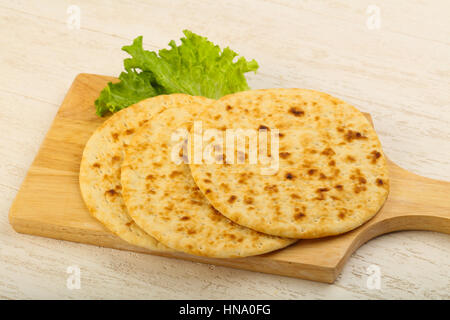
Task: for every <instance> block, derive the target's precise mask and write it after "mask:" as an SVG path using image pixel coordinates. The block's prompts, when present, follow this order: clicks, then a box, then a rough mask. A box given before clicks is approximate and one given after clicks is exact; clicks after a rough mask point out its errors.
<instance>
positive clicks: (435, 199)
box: [9, 74, 450, 283]
mask: <svg viewBox="0 0 450 320" xmlns="http://www.w3.org/2000/svg"><path fill="white" fill-rule="evenodd" d="M112 80H115V79H113V78H111V77H104V76H98V75H92V74H80V75H78V76H77V77H76V79H75V80H74V82H73V84H72V86H71V88H70V90H69V92H68V94H67V95H66V97H65V99H64V101H63V103H62V105H61V108H60V109H59V111H58V113H57V114H56V118H55V120H54V121H53V124H52V126H51V128H50V131H49V132H48V134H47V135H46V137H45V139H44V142H43V143H42V146H41V148H40V150H39V152H38V154H37V157H36V159H35V160H34V162H33V164H32V165H31V168H30V170H29V172H28V174H27V176H26V178H25V181H24V183H23V184H22V186H21V188H20V190H19V192H18V194H17V197H16V199H15V200H14V202H13V205H12V207H11V210H10V214H9V220H10V223H11V225H12V226H13V228H14V229H15V230H16V231H18V232H21V233H27V234H32V235H38V236H44V237H49V238H54V239H61V240H70V241H76V242H82V243H88V244H94V245H99V246H105V247H111V248H116V249H126V250H131V251H136V252H144V253H153V254H158V255H163V256H166V257H174V258H182V259H186V260H191V261H196V262H204V263H209V264H215V265H222V266H227V267H234V268H240V269H246V270H251V271H260V272H265V273H272V274H278V275H285V276H291V277H297V278H302V279H308V280H314V281H320V282H328V283H333V282H334V281H335V280H336V278H337V276H338V275H339V273H340V271H341V270H342V268H343V266H344V264H345V262H346V261H347V259H348V257H349V256H350V255H351V254H352V253H353V252H354V251H355V250H356V249H357V248H358V247H359V246H361V245H362V244H364V243H365V242H367V241H368V240H370V239H372V238H374V237H376V236H379V235H381V234H384V233H388V232H392V231H399V230H429V231H438V232H443V233H449V234H450V198H448V197H447V192H448V190H450V183H448V182H444V181H437V180H433V179H427V178H423V177H420V176H418V175H415V174H412V173H410V172H408V171H406V170H404V169H402V168H400V167H398V166H397V165H395V164H394V163H393V162H391V161H389V171H390V177H391V181H392V182H391V190H390V194H389V198H388V200H387V201H386V203H385V204H384V206H383V208H382V209H381V210H380V211H379V212H378V214H377V215H376V217H375V218H373V219H372V220H370V221H369V222H368V223H367V224H364V225H363V226H362V227H360V228H358V229H356V230H354V231H352V232H349V233H346V234H344V235H341V236H336V237H328V238H324V239H316V240H301V241H299V242H297V243H296V244H294V245H291V246H289V247H288V248H285V249H282V250H278V251H276V252H273V253H269V254H264V255H260V256H255V257H247V258H240V259H213V258H204V257H197V256H192V255H187V254H181V253H171V252H168V253H157V252H151V251H149V250H145V249H142V248H138V247H134V246H132V245H129V244H127V243H125V242H124V241H123V240H121V239H120V238H118V237H116V236H114V235H113V234H112V233H110V232H109V231H108V230H106V228H104V227H103V226H102V225H101V224H100V223H99V222H97V221H96V220H95V219H94V218H93V217H91V215H90V214H89V212H88V210H87V208H86V207H85V204H84V202H83V200H82V198H81V193H80V190H79V183H78V174H79V170H80V169H79V168H80V162H81V155H82V153H83V148H84V145H85V144H86V142H87V141H88V139H89V137H90V135H91V133H92V132H93V131H94V130H95V129H96V128H97V127H98V126H99V124H100V123H101V122H102V121H104V120H105V119H101V118H98V117H95V106H94V101H95V99H96V98H97V97H98V95H99V93H100V91H101V89H102V88H104V87H105V85H106V84H107V83H108V81H112Z"/></svg>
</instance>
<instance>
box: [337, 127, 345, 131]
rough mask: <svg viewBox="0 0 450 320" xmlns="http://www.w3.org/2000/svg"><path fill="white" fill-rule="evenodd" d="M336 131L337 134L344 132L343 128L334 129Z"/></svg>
mask: <svg viewBox="0 0 450 320" xmlns="http://www.w3.org/2000/svg"><path fill="white" fill-rule="evenodd" d="M336 131H338V132H344V128H343V127H337V128H336Z"/></svg>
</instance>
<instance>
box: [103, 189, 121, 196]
mask: <svg viewBox="0 0 450 320" xmlns="http://www.w3.org/2000/svg"><path fill="white" fill-rule="evenodd" d="M117 194H118V193H117V192H116V190H114V189H110V190H108V191H106V192H105V195H110V196H116V195H117Z"/></svg>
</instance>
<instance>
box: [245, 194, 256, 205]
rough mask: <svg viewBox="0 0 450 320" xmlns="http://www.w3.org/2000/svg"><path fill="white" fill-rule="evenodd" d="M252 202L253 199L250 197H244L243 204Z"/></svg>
mask: <svg viewBox="0 0 450 320" xmlns="http://www.w3.org/2000/svg"><path fill="white" fill-rule="evenodd" d="M253 201H254V199H253V198H252V197H247V196H245V197H244V203H245V204H252V203H253Z"/></svg>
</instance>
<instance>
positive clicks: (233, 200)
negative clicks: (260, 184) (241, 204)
mask: <svg viewBox="0 0 450 320" xmlns="http://www.w3.org/2000/svg"><path fill="white" fill-rule="evenodd" d="M236 199H237V197H236V196H234V195H233V196H231V197H229V198H228V203H234V202H235V201H236Z"/></svg>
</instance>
